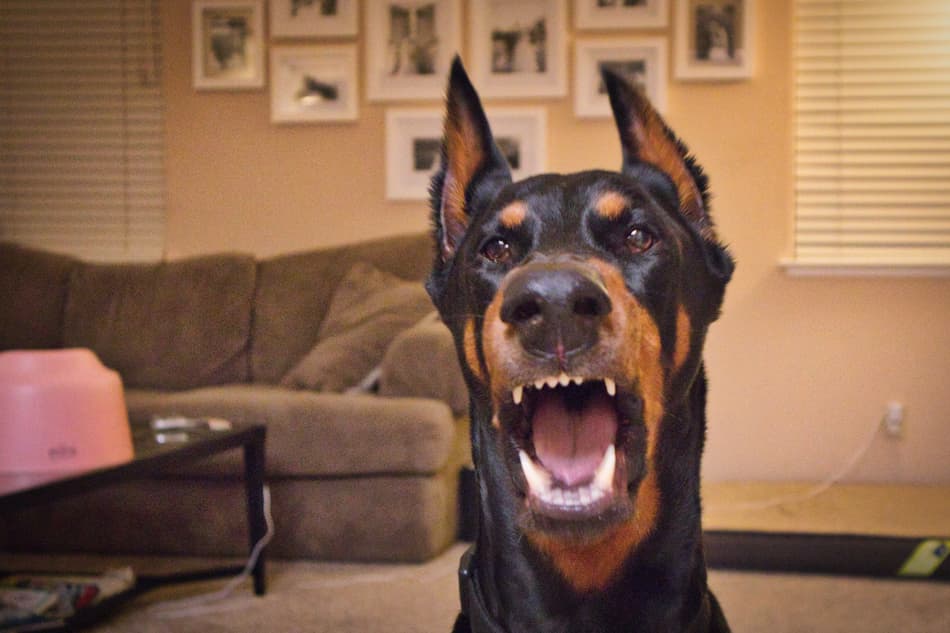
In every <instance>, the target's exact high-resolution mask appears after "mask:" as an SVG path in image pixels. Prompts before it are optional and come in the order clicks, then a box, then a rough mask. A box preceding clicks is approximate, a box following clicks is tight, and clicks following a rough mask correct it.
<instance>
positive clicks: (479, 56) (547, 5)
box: [469, 0, 568, 97]
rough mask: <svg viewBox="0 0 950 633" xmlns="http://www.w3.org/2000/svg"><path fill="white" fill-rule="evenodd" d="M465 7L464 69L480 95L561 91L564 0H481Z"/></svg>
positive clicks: (564, 70)
mask: <svg viewBox="0 0 950 633" xmlns="http://www.w3.org/2000/svg"><path fill="white" fill-rule="evenodd" d="M469 9H470V15H469V46H470V50H471V54H472V58H471V60H470V61H471V64H470V68H471V71H472V75H473V81H474V83H475V85H477V86H478V89H479V92H480V93H481V94H482V96H484V97H563V96H565V95H566V94H567V32H568V28H567V23H566V19H567V7H566V4H565V0H484V1H482V2H476V3H471V4H470V6H469Z"/></svg>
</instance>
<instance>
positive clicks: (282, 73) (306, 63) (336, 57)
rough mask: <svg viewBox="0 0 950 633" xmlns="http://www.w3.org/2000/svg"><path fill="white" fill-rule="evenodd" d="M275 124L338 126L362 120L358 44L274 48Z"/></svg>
mask: <svg viewBox="0 0 950 633" xmlns="http://www.w3.org/2000/svg"><path fill="white" fill-rule="evenodd" d="M270 62H271V106H270V107H271V110H270V111H271V122H273V123H335V122H341V121H355V120H356V119H357V118H358V116H359V101H360V93H359V81H358V79H357V72H356V66H357V52H356V45H355V44H335V45H334V44H309V45H301V46H274V47H272V48H271V54H270Z"/></svg>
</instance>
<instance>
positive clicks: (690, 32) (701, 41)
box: [676, 0, 752, 79]
mask: <svg viewBox="0 0 950 633" xmlns="http://www.w3.org/2000/svg"><path fill="white" fill-rule="evenodd" d="M751 11H752V0H685V1H682V2H681V3H680V4H678V5H677V16H676V17H677V24H676V26H677V29H676V30H677V38H678V44H677V59H676V73H677V77H678V78H681V79H736V78H743V77H748V76H750V74H751V63H752V51H751V48H752V43H751V32H750V28H749V24H750V14H751Z"/></svg>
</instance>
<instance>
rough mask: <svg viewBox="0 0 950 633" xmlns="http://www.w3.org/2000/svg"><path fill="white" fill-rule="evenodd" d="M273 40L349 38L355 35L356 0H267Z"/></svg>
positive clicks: (357, 23) (357, 27) (356, 26)
mask: <svg viewBox="0 0 950 633" xmlns="http://www.w3.org/2000/svg"><path fill="white" fill-rule="evenodd" d="M269 9H270V14H269V17H270V35H271V37H273V38H309V37H352V36H355V35H356V34H357V33H358V32H359V20H358V19H357V17H358V15H357V14H358V11H357V0H270V2H269Z"/></svg>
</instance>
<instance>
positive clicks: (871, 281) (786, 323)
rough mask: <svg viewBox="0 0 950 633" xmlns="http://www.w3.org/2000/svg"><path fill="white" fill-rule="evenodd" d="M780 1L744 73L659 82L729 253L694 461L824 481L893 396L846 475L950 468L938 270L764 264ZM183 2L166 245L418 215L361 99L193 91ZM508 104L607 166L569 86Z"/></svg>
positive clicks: (271, 241) (348, 228)
mask: <svg viewBox="0 0 950 633" xmlns="http://www.w3.org/2000/svg"><path fill="white" fill-rule="evenodd" d="M788 5H789V2H788V1H787V0H769V1H763V2H759V3H758V6H759V11H758V15H757V20H756V21H757V24H756V41H757V49H758V60H757V62H758V63H757V72H756V74H755V77H754V79H752V80H751V81H744V82H736V83H723V84H715V83H682V82H676V81H671V82H670V86H669V106H668V115H667V118H668V119H669V121H670V122H671V124H672V126H673V127H674V128H675V129H676V130H677V131H678V132H679V133H680V135H681V136H682V137H683V138H684V139H685V140H686V141H687V142H688V143H689V145H690V147H691V148H692V149H693V151H694V152H695V153H696V155H697V156H698V157H699V158H700V161H701V163H702V164H703V165H704V166H705V167H706V169H707V171H708V172H709V174H710V176H711V179H712V189H713V193H714V202H713V212H714V215H715V217H716V219H717V222H718V225H719V230H720V234H721V235H722V237H723V238H724V239H725V240H726V241H727V242H728V243H729V244H730V245H731V247H732V250H733V252H734V254H735V255H736V257H737V259H738V261H739V268H738V272H737V274H736V277H735V280H734V282H733V283H732V285H731V286H730V288H729V292H728V294H727V299H726V306H725V310H724V316H723V318H722V320H721V321H720V322H719V323H717V324H716V325H715V326H714V327H713V329H712V332H711V335H710V339H709V342H708V347H707V350H708V352H707V360H708V368H709V374H710V381H711V396H710V406H709V420H710V425H709V426H710V429H709V439H708V444H707V454H706V460H705V475H706V476H707V477H708V478H710V479H714V480H734V479H765V480H784V479H800V480H820V479H823V478H824V477H826V476H827V475H829V474H830V473H832V472H833V471H835V470H837V469H838V468H839V467H840V466H841V465H842V464H843V463H845V462H846V461H847V459H848V458H849V457H850V456H851V455H852V453H853V452H854V451H855V449H856V448H857V447H858V446H860V445H861V444H862V443H863V442H864V441H865V438H866V437H867V436H868V434H869V433H871V431H872V428H873V426H874V425H875V424H876V423H877V422H878V420H880V418H881V416H882V414H883V412H884V407H885V403H886V402H888V401H889V400H892V399H896V400H900V401H901V402H903V403H904V404H905V406H906V413H907V418H906V434H905V436H904V438H903V439H901V440H897V441H895V440H887V439H884V438H883V437H881V438H879V439H878V440H877V441H876V443H875V444H874V445H873V446H872V448H871V450H870V451H869V453H868V454H867V456H866V457H865V459H864V460H863V461H862V462H861V463H860V465H859V466H858V468H857V469H856V471H855V473H854V475H853V476H852V479H855V480H862V481H902V482H942V483H950V441H948V436H950V386H948V384H947V383H948V378H950V327H948V322H950V281H948V280H947V279H925V278H909V279H908V278H904V279H887V278H807V279H803V278H790V277H788V276H787V275H786V274H785V273H784V272H783V271H782V270H781V269H780V268H779V267H778V261H779V260H780V258H781V257H783V256H784V255H786V254H787V253H788V245H789V237H790V226H791V217H792V208H791V187H792V185H791V171H792V164H791V134H792V132H791V110H790V97H791V94H790V87H791V82H790V74H789V72H790V66H789V63H790V46H791V37H790V31H789V25H790V17H791V16H790V9H789V6H788ZM189 6H190V3H189V2H188V1H187V0H174V1H173V2H167V3H163V7H164V8H163V19H164V33H165V37H164V42H163V43H164V54H165V67H166V74H165V89H166V94H167V98H168V110H167V128H168V132H167V173H168V233H167V245H168V246H167V249H168V254H169V255H170V256H172V257H177V256H183V255H191V254H195V253H205V252H212V251H220V250H242V251H250V252H253V253H256V254H258V255H270V254H274V253H281V252H286V251H290V250H296V249H306V248H312V247H315V246H323V245H327V244H334V243H344V242H350V241H355V240H360V239H365V238H370V237H376V236H385V235H391V234H396V233H406V232H411V231H417V230H423V229H424V228H425V227H426V226H427V224H428V211H427V209H426V208H425V205H424V204H423V203H393V202H387V201H386V200H385V199H384V157H383V138H384V129H383V119H384V112H385V107H384V106H381V105H377V104H368V103H366V102H365V100H364V101H363V102H362V103H361V104H360V118H359V121H358V122H357V123H353V124H344V125H297V126H275V125H272V124H271V123H270V122H269V103H268V93H267V91H266V89H265V90H255V91H248V92H202V93H197V92H195V91H194V90H192V88H191V79H190V76H191V75H190V72H191V67H190V52H189V51H190V37H191V35H190V25H189ZM615 35H616V34H613V33H608V34H607V36H615ZM489 103H491V102H489ZM520 103H524V104H526V105H528V104H530V105H538V104H540V105H544V106H546V107H547V110H548V149H549V154H550V155H549V158H548V163H549V168H550V169H552V170H554V171H573V170H579V169H586V168H590V167H595V166H596V167H608V168H613V167H616V166H617V165H618V164H619V160H620V150H619V146H618V144H617V141H616V139H615V136H614V129H613V124H612V123H611V122H610V121H607V120H603V121H593V122H592V121H581V120H578V119H575V118H574V116H573V114H572V102H571V99H570V98H569V97H567V98H563V99H552V100H538V101H532V102H520ZM398 105H399V106H403V105H404V104H398ZM420 105H425V106H429V107H432V106H434V105H438V104H435V103H432V102H428V103H424V104H420Z"/></svg>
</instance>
